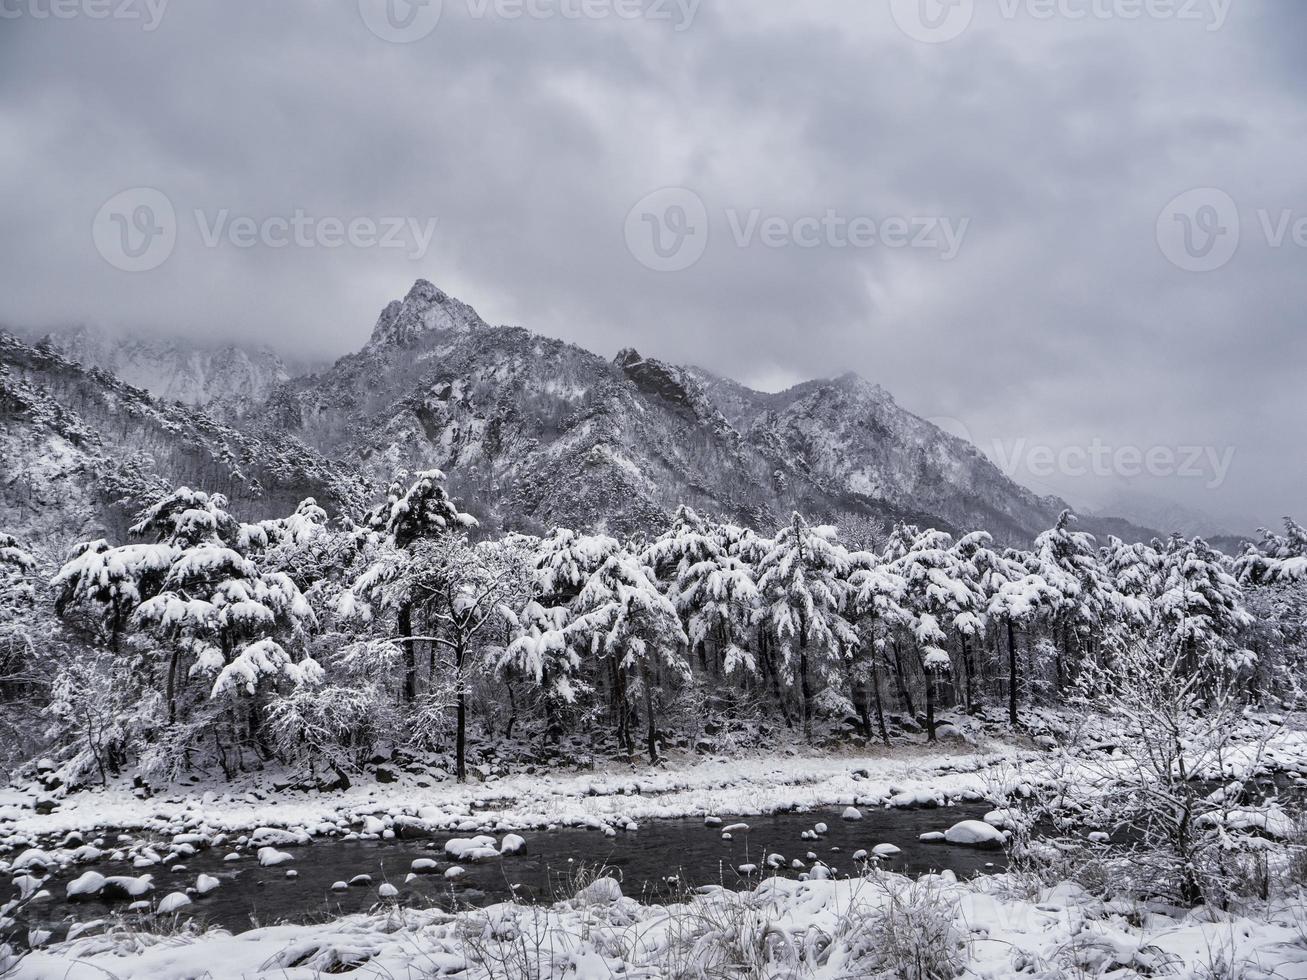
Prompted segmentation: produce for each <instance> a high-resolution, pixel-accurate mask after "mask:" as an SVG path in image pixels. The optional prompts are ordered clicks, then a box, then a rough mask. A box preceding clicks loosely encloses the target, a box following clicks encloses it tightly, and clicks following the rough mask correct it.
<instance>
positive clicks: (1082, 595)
mask: <svg viewBox="0 0 1307 980" xmlns="http://www.w3.org/2000/svg"><path fill="white" fill-rule="evenodd" d="M1075 520H1076V517H1075V515H1074V514H1072V513H1071V512H1070V511H1069V510H1064V511H1062V513H1061V514H1059V515H1058V518H1057V522H1056V523H1055V524H1054V525H1053V526H1052V527H1051V528H1049V529H1048V530H1047V531H1044V532H1043V533H1042V534H1040V535H1039V536H1038V537H1036V538H1035V548H1034V551H1033V552H1032V553H1031V556H1030V562H1029V570H1030V571H1031V572H1032V573H1034V574H1036V575H1039V576H1040V577H1041V578H1042V579H1043V580H1044V581H1045V582H1046V583H1047V584H1048V585H1049V586H1050V587H1051V588H1052V589H1054V590H1056V592H1057V596H1056V597H1055V598H1054V599H1053V604H1052V607H1051V609H1050V610H1049V612H1050V618H1049V623H1048V627H1049V630H1050V632H1051V633H1052V639H1053V647H1054V649H1055V650H1056V651H1057V653H1056V656H1055V657H1054V665H1053V666H1054V675H1055V681H1056V684H1057V689H1058V690H1059V691H1061V690H1062V688H1063V687H1064V685H1065V684H1066V682H1067V681H1068V680H1069V679H1070V676H1069V675H1070V667H1071V666H1072V665H1074V664H1075V662H1076V660H1078V659H1079V658H1080V657H1081V656H1083V654H1084V652H1085V650H1086V647H1087V644H1088V641H1089V639H1090V638H1091V637H1092V635H1093V632H1094V630H1095V628H1097V627H1098V626H1099V625H1100V623H1101V621H1102V615H1103V609H1104V596H1103V591H1104V590H1103V577H1102V571H1101V568H1100V567H1099V564H1098V550H1097V548H1096V546H1095V544H1094V537H1093V535H1091V534H1088V533H1086V532H1084V531H1074V530H1072V527H1071V525H1072V524H1073V523H1074V522H1075Z"/></svg>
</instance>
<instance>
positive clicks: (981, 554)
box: [952, 531, 1006, 714]
mask: <svg viewBox="0 0 1307 980" xmlns="http://www.w3.org/2000/svg"><path fill="white" fill-rule="evenodd" d="M992 545H993V538H992V537H991V536H990V535H989V533H988V532H986V531H972V532H971V533H970V534H964V535H963V536H962V537H961V538H959V539H958V541H957V543H956V544H955V545H954V546H953V550H954V553H955V558H956V561H955V565H954V568H955V571H956V572H957V578H958V581H959V583H960V585H961V588H960V589H959V590H957V591H956V592H955V595H954V599H955V603H956V606H957V608H956V610H955V611H954V612H953V615H952V620H953V622H952V625H953V629H954V630H955V631H956V632H957V635H958V643H959V645H960V646H961V651H962V672H963V680H964V683H965V690H964V697H965V699H966V709H967V712H968V714H971V713H974V712H976V711H977V710H979V708H980V684H979V679H978V677H977V669H976V657H977V654H978V653H979V652H980V651H981V649H982V648H983V646H984V642H985V635H986V633H987V632H988V629H989V617H988V615H987V614H988V611H989V602H990V599H991V598H992V597H993V594H994V590H995V589H996V588H997V585H996V584H995V583H996V582H1000V583H1001V580H1005V578H1006V576H1005V575H1004V568H1005V563H1004V561H1003V558H1002V556H1001V555H999V554H998V553H997V552H996V551H994V549H993V547H992Z"/></svg>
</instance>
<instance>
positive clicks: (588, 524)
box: [0, 280, 1151, 544]
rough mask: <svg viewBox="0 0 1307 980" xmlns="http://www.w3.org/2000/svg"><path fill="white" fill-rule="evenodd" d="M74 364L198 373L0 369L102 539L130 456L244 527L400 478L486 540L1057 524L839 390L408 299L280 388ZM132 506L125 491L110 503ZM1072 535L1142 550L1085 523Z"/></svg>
mask: <svg viewBox="0 0 1307 980" xmlns="http://www.w3.org/2000/svg"><path fill="white" fill-rule="evenodd" d="M78 350H79V351H81V353H82V356H84V357H86V358H87V359H88V360H100V361H103V362H107V363H114V364H119V365H121V364H124V363H125V364H128V365H131V366H133V368H134V369H139V370H143V371H145V372H146V373H147V375H148V372H149V370H150V369H149V368H148V366H147V365H149V364H151V363H164V364H166V365H172V366H175V365H177V364H180V363H198V368H197V370H196V372H195V373H194V375H193V379H194V382H195V383H194V384H193V385H191V386H190V387H187V384H189V382H187V383H186V384H182V385H181V387H180V388H177V387H176V386H175V385H176V384H178V383H179V382H177V375H176V374H175V373H174V374H167V372H166V371H165V372H164V374H163V375H161V376H160V377H146V378H144V379H143V380H146V381H152V382H153V387H154V389H155V390H156V393H157V394H161V395H162V397H161V398H159V399H154V398H150V397H149V396H148V395H147V394H146V392H144V391H141V390H139V389H137V388H134V387H132V386H131V385H129V384H127V383H125V382H124V381H123V380H120V379H117V378H114V377H112V376H111V375H110V374H107V373H105V372H104V371H102V370H99V369H96V368H93V369H91V370H89V371H88V370H86V369H84V368H81V367H78V366H77V365H76V364H74V363H72V359H71V358H70V357H65V356H63V355H62V354H61V353H59V351H58V350H55V349H54V348H53V346H51V345H45V346H41V347H31V346H30V345H23V344H21V343H19V342H18V341H17V340H14V339H12V338H11V339H8V340H7V341H6V345H5V346H4V347H3V348H0V367H3V368H4V370H5V372H6V373H5V374H4V375H0V380H3V382H4V383H5V384H6V385H8V387H9V389H11V390H10V392H9V394H8V395H7V396H6V397H8V399H9V401H10V402H11V403H13V404H14V405H17V407H9V408H6V409H5V410H4V414H3V416H2V417H0V420H2V421H3V422H4V428H5V432H4V436H5V438H6V439H7V440H8V441H10V442H11V443H14V447H13V450H12V451H13V452H14V453H15V454H16V458H20V459H22V460H23V461H24V463H23V465H26V466H28V468H29V469H30V468H31V465H32V464H33V461H34V460H38V459H40V460H46V459H48V458H49V457H50V456H51V451H50V450H49V447H50V446H51V445H56V444H57V445H59V446H60V447H61V449H60V452H56V453H54V455H55V456H59V455H60V453H61V452H62V451H63V449H62V447H64V446H69V445H71V446H73V447H74V448H76V449H77V450H78V453H80V454H81V455H79V456H77V464H76V466H74V467H73V469H74V470H77V469H78V468H79V467H80V468H81V470H84V471H90V472H92V473H93V476H92V478H91V483H92V484H94V487H95V489H94V491H93V493H92V497H94V498H95V499H94V500H90V501H84V502H82V503H79V504H78V506H77V508H76V509H77V510H78V513H81V514H83V515H85V514H98V515H100V516H99V517H97V518H96V519H99V520H102V521H103V519H104V517H103V515H104V514H105V513H106V509H105V501H106V500H108V499H110V498H112V496H113V492H114V490H113V489H112V488H113V487H114V486H115V485H116V484H115V480H116V479H117V477H115V476H114V474H115V473H118V472H119V471H120V470H121V469H122V468H123V467H125V466H129V465H137V464H136V463H135V462H131V461H136V460H139V459H140V458H141V457H142V454H145V455H146V456H148V457H149V463H148V466H147V470H148V475H149V480H146V481H145V482H146V483H148V484H150V485H151V486H153V485H155V484H157V483H161V482H164V481H167V480H172V481H173V482H193V483H197V484H200V485H204V486H205V487H206V488H207V489H216V490H221V491H222V492H224V493H227V494H228V495H229V496H230V497H232V498H233V502H234V503H238V504H239V503H240V502H242V501H243V502H244V503H245V504H246V505H247V506H248V507H251V508H254V509H255V510H258V509H260V508H262V507H265V506H270V505H271V504H272V503H273V502H274V501H275V502H276V503H277V505H278V506H283V509H285V507H286V505H289V506H293V505H294V502H295V501H294V500H291V499H290V498H291V497H295V496H296V495H297V494H299V495H307V494H308V492H309V491H310V490H313V488H318V489H316V490H313V492H314V494H315V495H319V496H324V497H325V498H326V500H327V501H328V502H339V503H344V502H346V501H357V500H358V499H360V498H362V497H366V496H367V494H369V493H375V492H376V489H377V488H378V487H380V486H384V485H385V483H386V482H388V481H389V480H390V478H391V477H392V475H393V474H394V473H395V472H396V471H398V470H401V469H407V470H410V471H411V470H416V469H421V468H426V467H431V466H437V467H439V468H441V469H443V470H445V471H446V472H447V473H448V474H449V476H450V483H451V489H452V490H453V492H454V493H455V494H456V495H458V496H459V497H460V498H461V499H462V500H464V501H466V503H467V505H468V506H469V508H470V509H471V510H473V512H474V513H476V514H477V516H478V517H480V518H481V519H482V521H483V523H484V524H486V525H487V526H488V527H489V528H492V529H493V528H513V529H522V530H528V531H543V530H546V529H548V528H549V527H551V526H554V525H567V526H573V527H581V528H593V529H599V530H606V531H609V532H611V533H615V534H634V533H640V532H647V531H650V530H653V529H654V528H656V527H659V526H660V525H662V524H663V523H664V522H665V520H666V518H667V516H668V514H669V513H670V512H671V511H672V510H673V509H674V508H675V507H676V506H677V505H679V504H681V503H686V504H689V505H691V506H693V507H695V508H696V509H698V510H700V511H702V512H705V513H710V514H714V515H716V516H719V517H721V518H723V519H728V520H732V521H737V522H741V523H745V524H748V525H750V526H753V527H755V528H758V529H760V530H764V531H766V530H770V529H771V528H773V527H774V526H776V524H778V523H779V522H780V521H782V520H784V518H785V516H786V515H787V514H788V513H789V512H790V511H791V510H795V509H798V510H801V511H803V512H804V513H807V514H809V515H810V516H811V517H813V518H815V519H818V520H830V521H836V522H839V521H842V520H849V519H850V517H858V518H864V517H865V518H871V519H873V520H874V521H879V522H880V523H881V524H883V525H888V524H890V523H892V522H894V521H896V520H908V521H912V522H915V523H919V524H923V525H931V526H935V527H940V528H943V529H947V530H955V531H956V530H959V529H968V530H969V529H972V528H985V529H987V530H989V531H991V533H993V534H994V535H995V537H996V539H997V540H999V541H1000V542H1001V543H1014V544H1016V543H1028V542H1029V541H1030V540H1031V539H1032V538H1033V536H1034V535H1035V534H1037V533H1038V532H1039V531H1041V530H1043V529H1044V528H1046V527H1048V526H1049V525H1050V524H1051V523H1052V522H1053V521H1054V520H1055V519H1056V517H1057V514H1058V513H1059V512H1060V511H1061V510H1062V509H1063V508H1065V507H1066V506H1067V505H1066V504H1065V502H1063V501H1061V500H1059V499H1057V498H1051V497H1040V496H1037V495H1036V494H1034V493H1032V492H1031V491H1030V490H1028V489H1026V488H1024V487H1022V486H1019V485H1018V484H1016V483H1014V482H1013V481H1012V480H1010V479H1008V478H1007V477H1006V476H1004V475H1003V474H1002V473H1001V471H1000V470H999V469H998V468H997V467H996V466H995V465H994V464H993V463H992V462H990V461H989V460H988V459H987V458H986V457H985V456H984V455H983V454H982V453H981V452H980V451H979V450H978V449H976V448H975V447H974V446H973V445H971V444H970V443H969V442H966V441H965V440H963V439H960V438H957V437H955V436H952V435H949V434H947V433H945V432H943V431H941V430H940V429H938V428H936V427H935V426H934V425H932V424H930V423H929V422H926V421H925V420H923V419H921V418H918V417H917V416H915V415H913V414H912V413H910V412H908V411H906V410H905V409H903V408H902V407H900V406H899V405H898V404H897V403H896V402H895V401H894V398H893V397H892V396H891V395H890V394H889V392H887V391H885V390H884V389H883V388H882V387H880V386H879V385H874V384H871V383H870V382H868V381H866V380H864V379H863V378H861V377H859V376H857V375H856V374H845V375H842V376H840V377H836V378H828V379H817V380H813V381H808V382H804V383H802V384H799V385H796V386H794V387H793V388H790V389H788V390H786V391H782V392H776V393H768V392H759V391H754V390H752V389H750V388H748V387H746V386H744V385H741V384H739V383H737V382H735V381H731V380H729V379H727V378H723V377H720V376H717V375H715V374H712V373H711V372H708V371H705V370H702V369H699V368H693V367H681V366H677V365H674V364H669V363H667V362H664V361H660V360H657V359H655V358H650V357H646V356H643V355H641V354H640V353H639V352H638V351H636V350H633V349H629V348H628V349H625V350H622V351H621V352H619V353H618V355H617V356H616V357H615V358H614V359H613V360H611V361H610V360H607V359H606V358H603V357H601V356H599V355H598V354H595V353H592V352H590V351H587V350H584V349H582V348H580V347H578V346H576V345H574V344H569V343H566V342H564V341H562V340H557V339H554V338H549V337H543V336H540V335H538V334H534V333H531V332H530V331H528V330H526V329H523V328H521V327H496V326H491V325H489V324H487V323H486V322H485V321H484V320H483V319H482V318H481V317H480V316H479V315H478V314H477V312H476V311H475V310H474V309H473V308H472V307H470V306H469V305H467V304H466V303H463V302H461V301H460V300H458V299H455V298H454V297H451V296H449V295H448V294H447V293H445V292H444V291H442V290H440V289H439V288H438V287H436V286H435V285H433V284H432V283H430V282H427V281H425V280H418V281H417V282H416V283H415V284H414V285H413V287H412V288H411V289H410V290H409V291H408V293H407V294H406V295H405V296H404V297H403V298H402V299H399V300H395V301H393V302H391V303H388V304H387V305H386V306H385V308H384V309H383V310H382V311H381V314H380V316H379V317H378V319H377V321H376V324H375V326H374V328H373V330H372V332H371V334H370V336H369V338H368V340H367V342H366V343H365V344H364V345H363V346H362V347H361V348H360V349H359V350H358V351H357V352H355V353H353V354H348V355H346V356H344V357H342V358H340V359H339V360H337V361H336V362H335V363H334V364H332V365H331V366H330V367H327V368H325V369H323V370H321V371H319V372H318V373H314V374H304V375H301V376H298V377H289V376H287V375H288V374H289V372H288V371H286V370H284V366H281V367H278V366H277V363H276V362H274V361H270V360H264V359H263V358H262V356H261V355H258V354H257V353H256V354H253V355H252V354H251V353H250V352H247V351H241V352H239V354H238V355H233V356H232V359H231V363H230V364H226V365H224V364H220V363H218V361H220V360H221V357H220V355H218V354H217V353H212V354H211V355H207V356H208V359H207V360H205V359H200V361H198V362H193V361H191V360H189V359H188V357H187V356H186V353H185V348H184V345H183V344H180V343H178V344H177V345H176V350H175V351H173V352H170V353H169V354H168V357H166V358H164V359H163V361H162V362H160V361H158V360H152V358H154V357H155V352H150V353H149V354H148V355H146V354H141V353H140V351H141V350H142V348H140V347H134V346H131V345H128V346H127V347H126V348H124V349H123V350H121V351H114V350H112V349H106V350H94V351H93V350H92V348H91V346H90V345H89V344H83V345H82V346H81V347H80V348H78ZM75 352H76V351H75ZM174 354H175V355H176V356H174ZM188 377H191V376H188ZM274 379H275V380H274ZM19 384H23V385H27V386H28V388H27V389H24V392H25V394H23V395H22V397H21V398H20V397H18V396H16V395H14V394H13V391H16V390H17V389H16V387H15V386H16V385H19ZM29 389H30V390H29ZM169 391H173V392H176V391H181V392H182V393H184V394H186V395H187V396H188V397H189V398H192V399H194V400H195V401H201V400H203V399H207V400H208V401H207V405H208V408H207V409H205V410H204V411H200V410H198V409H195V408H192V407H189V406H187V405H182V404H178V401H183V400H185V399H179V400H178V401H169V400H167V398H168V397H169V396H168V394H167V392H169ZM15 399H17V401H15ZM24 400H26V401H27V402H31V401H33V400H39V401H42V404H43V406H44V407H43V408H42V409H41V411H40V412H38V413H37V414H38V415H39V416H40V422H39V424H38V423H36V422H33V421H32V419H31V418H30V417H29V416H30V414H31V413H30V411H28V410H27V409H24V408H22V406H21V405H18V402H24ZM124 408H126V409H127V416H128V417H131V418H138V417H139V418H140V419H144V420H146V422H145V424H144V427H143V429H142V433H136V434H133V433H129V432H128V431H126V429H125V428H124V420H123V416H122V412H123V410H124ZM25 411H27V412H28V415H27V416H24V414H23V413H24V412H25ZM61 412H63V413H67V414H68V416H69V418H70V419H72V418H75V419H76V424H75V425H72V423H71V422H70V423H69V425H72V429H69V431H67V432H65V431H63V430H61V428H60V425H61V424H62V423H58V424H57V423H56V421H54V420H55V419H56V417H60V416H59V413H61ZM214 416H221V420H220V419H218V418H215V417H214ZM224 423H226V424H224ZM64 428H68V426H64ZM72 431H75V432H76V439H74V438H73V437H72V436H71V435H70V434H69V432H72ZM83 457H85V459H83ZM264 457H266V458H267V459H268V460H271V461H272V462H271V464H265V463H264V462H263V461H262V460H263V458H264ZM87 460H89V462H88V461H87ZM161 460H162V462H161ZM42 465H44V464H42ZM38 468H39V467H38ZM62 478H63V479H64V482H65V483H69V482H70V481H69V479H68V477H67V474H66V473H65V474H64V475H63V477H62ZM151 481H153V483H152V482H151ZM9 482H10V483H12V482H13V481H12V480H10V481H9ZM38 482H39V481H38ZM72 482H75V481H72ZM129 482H130V481H129ZM270 488H271V490H272V492H271V493H269V492H268V491H269V489H270ZM67 492H68V494H69V499H73V498H76V497H77V496H78V494H77V492H76V490H75V489H69V490H68V491H67ZM148 492H150V491H149V488H148V487H134V488H133V491H132V493H129V494H125V495H123V499H126V500H131V499H136V498H137V497H139V496H141V495H142V494H147V495H148ZM106 493H107V494H108V496H106ZM10 498H11V500H12V499H13V494H12V492H11V493H10ZM282 498H285V499H284V500H283V499H282ZM97 501H98V503H97ZM97 508H98V509H97ZM119 509H121V507H119ZM10 510H11V512H12V510H13V508H12V507H11V508H10ZM110 510H112V508H110ZM3 518H4V514H3V513H0V526H3ZM79 520H81V523H86V520H89V518H88V519H79ZM72 523H77V521H73V522H72ZM1083 526H1085V527H1086V529H1088V530H1091V531H1098V532H1099V533H1104V532H1109V531H1110V532H1111V533H1116V534H1121V535H1122V536H1133V537H1147V536H1150V534H1151V532H1149V531H1147V530H1145V529H1141V528H1134V527H1132V526H1131V525H1129V524H1128V523H1126V522H1123V521H1113V520H1111V519H1110V518H1102V517H1090V518H1087V519H1085V521H1084V522H1083Z"/></svg>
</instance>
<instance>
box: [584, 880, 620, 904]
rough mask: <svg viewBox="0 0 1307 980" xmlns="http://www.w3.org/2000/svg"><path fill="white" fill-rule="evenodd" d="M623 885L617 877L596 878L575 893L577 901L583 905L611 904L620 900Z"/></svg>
mask: <svg viewBox="0 0 1307 980" xmlns="http://www.w3.org/2000/svg"><path fill="white" fill-rule="evenodd" d="M621 897H622V886H621V885H620V884H619V883H618V881H617V879H616V878H609V877H603V878H596V879H595V880H594V881H592V882H590V884H588V885H586V886H585V887H584V888H582V889H581V890H580V891H578V892H577V893H576V895H575V901H576V902H578V903H579V904H581V905H609V904H611V903H613V902H616V901H618V900H620V899H621Z"/></svg>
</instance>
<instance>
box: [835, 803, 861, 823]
mask: <svg viewBox="0 0 1307 980" xmlns="http://www.w3.org/2000/svg"><path fill="white" fill-rule="evenodd" d="M840 819H841V820H861V819H862V811H861V810H859V809H858V808H857V807H856V806H850V807H845V808H844V812H843V813H841V814H840Z"/></svg>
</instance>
